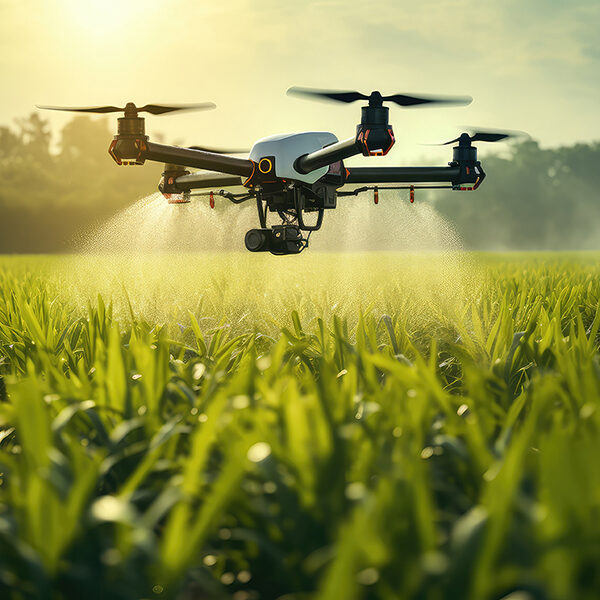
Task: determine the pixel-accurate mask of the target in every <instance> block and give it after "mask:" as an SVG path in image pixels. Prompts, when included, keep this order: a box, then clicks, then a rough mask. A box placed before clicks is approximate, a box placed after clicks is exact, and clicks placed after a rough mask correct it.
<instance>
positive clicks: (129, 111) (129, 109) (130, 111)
mask: <svg viewBox="0 0 600 600" xmlns="http://www.w3.org/2000/svg"><path fill="white" fill-rule="evenodd" d="M123 111H124V113H125V117H126V118H132V117H137V116H138V111H137V107H136V105H135V104H134V103H133V102H128V103H127V104H126V105H125V108H124V109H123Z"/></svg>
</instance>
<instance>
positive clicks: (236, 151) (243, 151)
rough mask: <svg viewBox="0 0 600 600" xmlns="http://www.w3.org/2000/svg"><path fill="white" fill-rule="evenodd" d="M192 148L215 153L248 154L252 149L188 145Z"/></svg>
mask: <svg viewBox="0 0 600 600" xmlns="http://www.w3.org/2000/svg"><path fill="white" fill-rule="evenodd" d="M188 148H190V149H191V150H202V151H203V152H213V153H214V154H247V153H248V152H250V150H248V149H247V148H246V149H241V148H210V147H209V146H188Z"/></svg>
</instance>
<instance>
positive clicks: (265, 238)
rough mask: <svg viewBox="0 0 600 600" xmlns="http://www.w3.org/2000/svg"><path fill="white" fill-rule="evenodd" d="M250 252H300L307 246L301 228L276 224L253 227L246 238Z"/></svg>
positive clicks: (278, 253)
mask: <svg viewBox="0 0 600 600" xmlns="http://www.w3.org/2000/svg"><path fill="white" fill-rule="evenodd" d="M244 242H245V244H246V248H247V249H248V250H250V252H270V253H271V254H277V255H282V254H299V253H300V252H302V250H303V249H304V248H305V246H306V244H305V240H304V239H303V238H302V233H301V232H300V228H299V227H297V226H296V225H274V226H273V227H272V228H270V229H269V228H262V229H251V230H250V231H248V233H246V238H245V240H244Z"/></svg>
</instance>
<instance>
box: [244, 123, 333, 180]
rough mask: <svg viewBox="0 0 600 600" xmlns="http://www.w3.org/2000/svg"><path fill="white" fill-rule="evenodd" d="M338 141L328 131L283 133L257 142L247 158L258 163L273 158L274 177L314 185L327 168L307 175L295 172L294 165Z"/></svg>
mask: <svg viewBox="0 0 600 600" xmlns="http://www.w3.org/2000/svg"><path fill="white" fill-rule="evenodd" d="M337 141H338V139H337V137H336V136H335V135H333V133H329V132H328V131H306V132H304V133H283V134H279V135H272V136H269V137H266V138H263V139H261V140H258V141H257V142H256V143H255V144H254V146H252V150H251V151H250V154H249V156H248V158H249V159H250V160H253V161H254V162H256V163H258V162H259V161H260V159H261V158H265V157H274V158H275V175H276V176H277V177H279V178H281V179H293V180H296V181H302V182H304V183H315V181H317V180H318V179H320V178H321V177H323V175H325V173H327V170H328V167H321V168H320V169H316V170H315V171H311V172H310V173H307V174H302V173H299V172H298V171H296V169H295V168H294V163H295V162H296V160H297V159H298V158H299V157H300V156H304V155H305V154H309V153H310V152H314V151H315V150H320V149H321V148H324V147H325V146H329V145H330V144H334V143H335V142H337Z"/></svg>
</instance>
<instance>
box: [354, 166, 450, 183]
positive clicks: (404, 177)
mask: <svg viewBox="0 0 600 600" xmlns="http://www.w3.org/2000/svg"><path fill="white" fill-rule="evenodd" d="M440 181H447V182H450V183H452V184H453V185H454V184H456V183H458V182H460V168H459V167H458V166H456V167H454V166H451V167H349V168H347V169H346V181H345V183H437V182H440Z"/></svg>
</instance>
